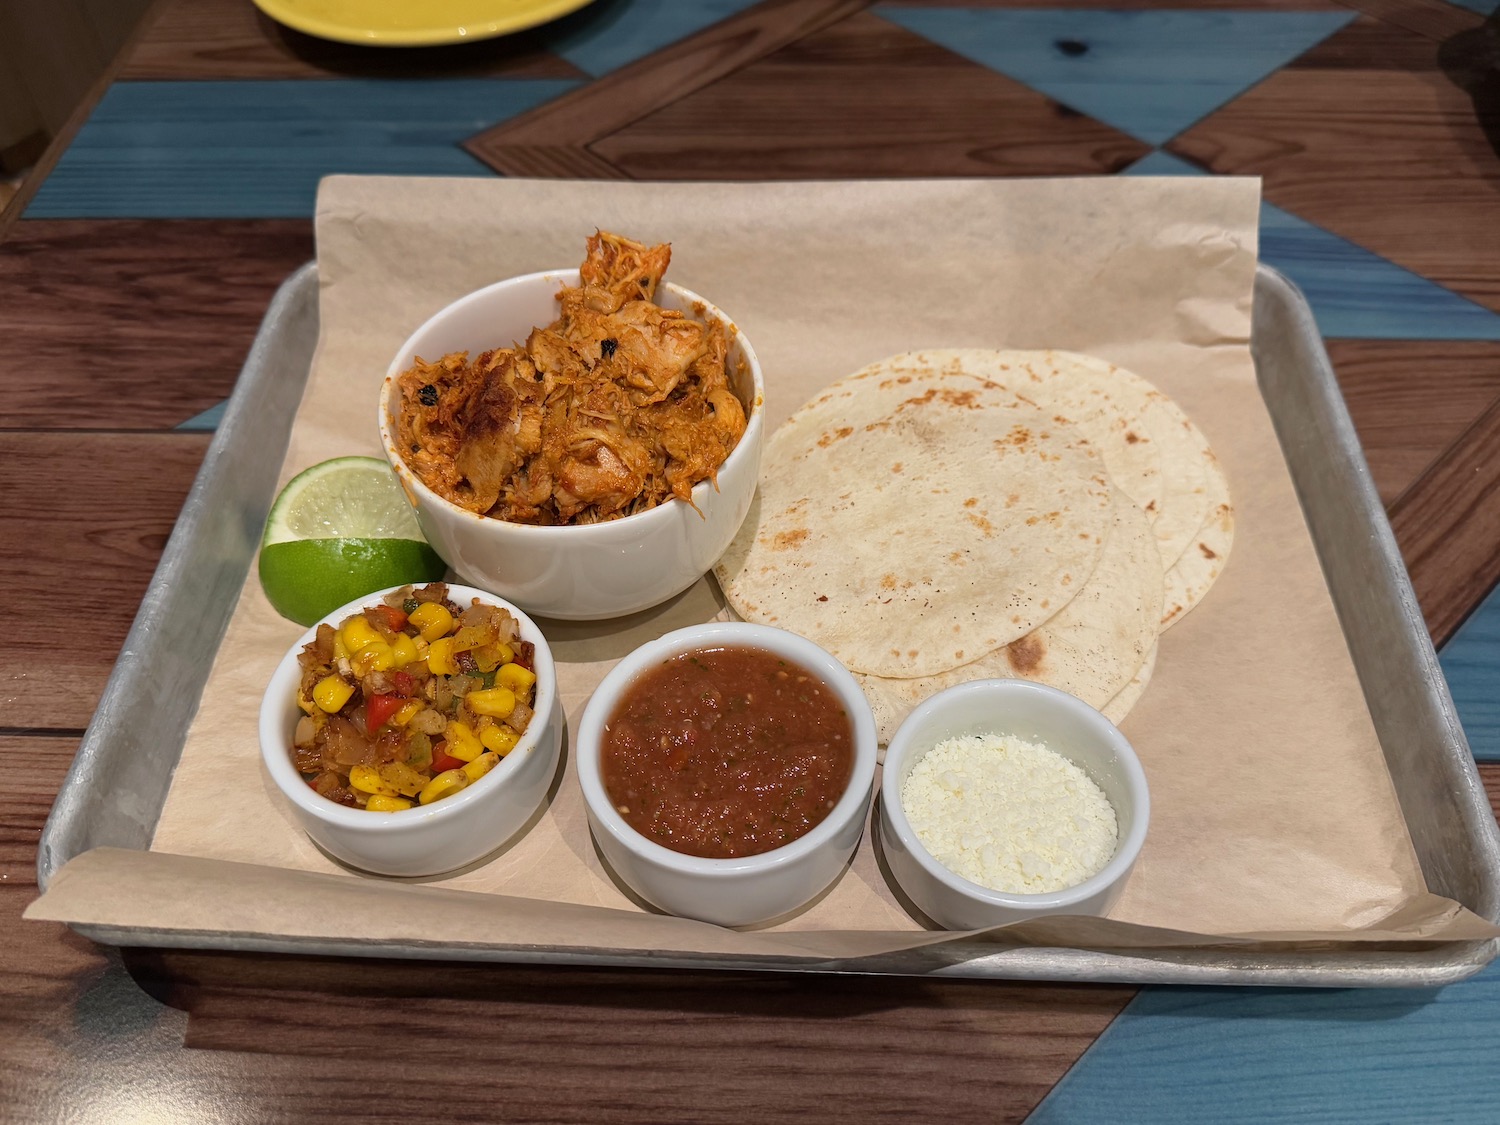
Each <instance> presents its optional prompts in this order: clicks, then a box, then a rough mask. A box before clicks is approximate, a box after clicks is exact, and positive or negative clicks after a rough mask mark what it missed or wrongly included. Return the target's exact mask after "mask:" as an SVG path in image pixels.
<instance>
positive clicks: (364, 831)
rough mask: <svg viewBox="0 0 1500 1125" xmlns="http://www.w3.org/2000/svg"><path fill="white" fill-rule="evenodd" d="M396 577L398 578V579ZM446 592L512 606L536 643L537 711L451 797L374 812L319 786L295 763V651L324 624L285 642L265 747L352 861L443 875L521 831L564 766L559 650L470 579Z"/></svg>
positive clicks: (388, 870) (366, 601)
mask: <svg viewBox="0 0 1500 1125" xmlns="http://www.w3.org/2000/svg"><path fill="white" fill-rule="evenodd" d="M396 588H397V587H393V589H396ZM387 593H390V591H389V590H381V591H377V592H376V593H373V594H369V595H368V596H366V597H363V598H360V599H358V600H357V601H352V602H350V603H349V604H348V605H346V606H343V607H342V608H340V609H337V610H335V611H334V612H333V613H330V614H329V615H328V616H327V617H325V618H323V620H322V621H320V622H319V623H318V624H319V625H322V624H328V625H333V626H335V627H337V626H338V624H339V622H341V621H343V620H344V618H346V617H348V616H350V615H351V614H353V613H356V612H358V611H359V610H360V609H362V608H364V607H365V606H370V605H375V604H376V603H378V602H379V601H380V599H381V597H382V595H384V594H387ZM448 598H449V600H450V601H452V602H454V603H456V604H457V605H459V606H460V607H467V606H468V605H469V604H470V603H471V601H472V599H474V598H478V599H479V600H480V601H482V602H485V603H487V604H489V605H497V606H500V607H502V608H504V609H507V610H509V611H510V613H511V615H512V616H513V617H515V619H516V621H517V622H518V623H519V624H520V627H521V638H522V639H523V640H527V641H530V642H531V643H532V644H533V645H534V646H536V654H535V671H536V698H535V699H534V701H533V703H534V708H535V711H536V714H535V715H534V716H533V717H532V720H531V722H530V723H529V724H528V725H527V728H526V733H525V734H524V735H522V736H521V741H520V742H518V743H517V744H516V746H515V748H514V749H512V750H511V752H510V753H509V754H507V755H506V756H505V757H504V758H502V759H500V762H499V764H498V765H496V766H495V767H494V768H493V769H491V770H490V772H489V773H487V774H485V775H484V776H483V777H481V778H480V779H479V780H478V781H476V782H474V783H473V784H472V785H470V786H468V787H467V788H465V789H462V790H460V791H459V792H457V793H455V794H453V795H452V796H451V797H444V798H443V799H442V800H440V801H434V802H433V803H432V804H430V805H416V806H414V807H412V808H410V809H404V810H402V811H401V812H393V813H380V812H367V811H365V810H364V809H351V808H346V807H345V806H343V805H339V804H336V803H334V802H333V801H330V800H328V799H327V798H325V797H320V796H318V794H317V793H315V792H313V790H312V789H311V787H309V786H308V784H307V782H306V781H304V780H303V779H302V775H301V774H300V773H298V772H297V767H296V766H295V765H294V764H293V763H292V757H291V748H292V733H293V731H294V730H295V728H296V725H297V719H298V717H299V716H300V715H301V711H300V710H298V708H297V685H298V683H299V682H300V681H301V679H302V669H301V667H300V666H299V665H298V663H297V654H298V653H300V652H301V651H302V649H303V646H304V645H306V644H307V643H308V642H310V641H311V640H312V639H313V638H314V637H315V636H316V635H317V631H318V626H317V625H314V626H313V627H312V628H311V629H309V630H308V631H307V632H305V633H303V634H302V636H301V638H299V639H298V641H297V643H296V644H294V645H293V646H292V647H291V648H290V649H288V650H287V654H286V656H284V657H282V660H281V663H280V664H279V665H277V667H276V672H275V674H274V675H273V676H272V677H271V683H270V685H269V686H268V687H267V688H266V694H265V697H264V698H263V699H262V701H261V705H260V753H261V759H262V760H263V761H264V762H265V765H266V769H267V771H268V772H269V773H270V775H271V778H272V780H273V781H275V782H276V787H277V788H278V789H280V790H281V792H282V794H283V795H284V796H285V797H286V799H287V800H288V801H289V802H290V803H291V807H292V813H293V815H294V816H296V818H297V820H298V821H299V822H300V823H301V825H302V827H303V829H305V830H306V832H307V834H308V835H309V836H311V837H312V839H313V842H314V843H316V844H317V845H318V846H319V847H321V848H322V849H323V850H324V851H326V852H328V853H329V854H330V855H332V856H334V857H336V858H338V859H341V860H343V861H344V862H345V863H347V864H349V865H350V866H351V867H358V868H361V869H363V870H365V871H373V872H375V873H377V874H380V875H408V876H412V875H438V874H441V873H442V872H444V871H452V870H454V869H455V868H459V867H462V866H464V865H465V864H467V863H472V862H473V861H474V860H476V859H479V858H480V857H481V856H484V855H488V854H489V853H490V852H492V851H494V850H495V849H496V848H498V847H499V846H500V845H501V844H504V843H505V842H506V841H507V840H509V839H510V838H511V837H512V836H514V835H515V834H516V833H517V832H518V831H520V830H521V828H522V827H523V826H524V825H525V824H526V822H527V821H528V820H530V819H531V816H532V814H533V813H535V812H536V810H537V807H538V806H539V805H540V804H541V803H542V799H543V797H544V796H545V795H546V793H547V788H548V786H550V785H551V783H552V778H553V775H554V774H555V773H556V772H557V761H558V754H559V750H560V748H561V746H562V728H563V719H562V706H561V704H560V703H559V701H558V696H557V671H556V669H555V668H554V667H553V664H552V650H551V649H549V648H548V647H547V640H546V638H545V637H543V636H542V632H541V630H540V629H538V628H537V627H536V624H535V623H534V622H533V621H532V620H531V618H529V617H527V616H526V615H525V614H524V613H522V612H521V611H520V610H518V609H517V608H516V607H515V606H513V605H510V604H508V603H507V602H504V601H502V600H501V599H499V598H496V597H492V596H491V595H489V594H486V593H485V592H484V591H483V590H475V589H472V588H470V587H468V586H457V585H451V584H450V585H449V587H448Z"/></svg>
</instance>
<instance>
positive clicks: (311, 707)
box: [297, 691, 318, 715]
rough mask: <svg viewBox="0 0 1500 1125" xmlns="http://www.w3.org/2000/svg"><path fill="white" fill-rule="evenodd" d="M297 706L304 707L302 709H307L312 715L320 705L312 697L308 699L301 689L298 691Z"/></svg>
mask: <svg viewBox="0 0 1500 1125" xmlns="http://www.w3.org/2000/svg"><path fill="white" fill-rule="evenodd" d="M297 706H298V707H300V708H302V710H304V711H306V712H307V713H308V714H309V715H311V714H312V713H313V712H314V711H316V710H317V709H318V705H317V704H316V703H314V702H313V701H312V700H311V699H308V698H307V696H305V695H303V694H302V693H301V692H300V691H299V692H298V693H297Z"/></svg>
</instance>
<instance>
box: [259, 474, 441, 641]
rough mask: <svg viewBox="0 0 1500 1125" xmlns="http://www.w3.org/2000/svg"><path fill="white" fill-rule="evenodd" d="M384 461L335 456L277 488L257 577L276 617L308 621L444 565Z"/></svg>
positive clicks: (431, 576)
mask: <svg viewBox="0 0 1500 1125" xmlns="http://www.w3.org/2000/svg"><path fill="white" fill-rule="evenodd" d="M446 569H447V568H446V566H445V564H444V563H443V560H442V559H441V558H440V557H439V556H438V554H437V552H436V551H434V550H433V549H432V548H431V547H429V546H428V545H427V543H426V542H425V541H424V540H423V538H422V529H421V528H420V527H418V525H417V519H416V516H414V515H413V514H412V510H411V507H410V505H408V504H407V502H406V497H405V495H404V494H403V493H402V491H401V485H400V484H399V483H398V482H397V480H396V476H395V474H394V473H392V472H391V469H390V466H389V465H387V464H386V463H385V462H384V461H381V460H379V459H378V458H374V457H337V458H334V459H333V460H332V461H324V462H323V463H322V464H320V465H314V466H313V467H312V468H310V469H307V470H306V471H304V472H302V473H299V474H298V475H297V476H295V477H293V478H292V479H291V480H290V481H289V482H287V486H286V487H285V488H283V489H282V490H281V495H280V496H278V497H277V498H276V503H275V504H273V505H272V506H271V515H270V517H269V518H268V519H267V520H266V530H265V534H264V535H262V536H261V546H260V584H261V587H262V589H264V590H265V592H266V597H267V598H268V599H269V600H270V602H271V604H272V605H273V606H274V607H275V608H276V611H277V612H278V613H280V614H281V615H282V616H283V617H289V618H291V619H292V620H293V621H295V622H297V623H298V624H300V625H311V624H312V623H313V622H315V621H317V620H319V619H320V618H323V617H326V616H327V615H328V614H330V613H332V612H333V611H334V610H336V609H338V607H339V606H341V605H343V604H345V603H346V602H351V601H353V600H354V599H355V598H360V597H363V596H364V595H365V594H368V593H370V592H371V591H372V590H383V589H385V588H386V587H388V586H402V585H405V584H406V583H408V582H431V581H434V580H436V579H439V578H441V577H442V576H443V574H444V572H445V571H446Z"/></svg>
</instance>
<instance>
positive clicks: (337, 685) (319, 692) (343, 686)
mask: <svg viewBox="0 0 1500 1125" xmlns="http://www.w3.org/2000/svg"><path fill="white" fill-rule="evenodd" d="M353 694H354V685H353V684H351V683H349V682H348V681H347V680H345V679H343V678H342V677H340V676H324V677H323V678H322V679H321V680H319V681H318V682H317V684H315V685H314V687H313V702H314V703H316V704H317V705H318V706H319V707H321V708H322V709H323V710H325V711H327V712H328V713H329V714H330V715H332V714H334V713H336V712H337V711H338V709H339V708H340V707H342V706H343V705H344V704H346V703H348V702H349V697H350V696H352V695H353Z"/></svg>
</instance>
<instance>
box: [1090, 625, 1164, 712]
mask: <svg viewBox="0 0 1500 1125" xmlns="http://www.w3.org/2000/svg"><path fill="white" fill-rule="evenodd" d="M1159 647H1160V645H1159V644H1154V645H1152V646H1151V651H1150V652H1148V653H1146V662H1145V663H1144V664H1142V665H1141V666H1140V669H1139V670H1138V671H1137V672H1136V674H1135V675H1134V676H1131V677H1130V682H1129V683H1128V684H1126V685H1125V686H1124V687H1122V688H1121V689H1120V690H1119V691H1118V692H1116V693H1115V697H1114V698H1113V699H1111V700H1110V701H1109V702H1108V703H1106V704H1105V705H1104V706H1103V707H1101V708H1099V710H1100V711H1101V712H1103V713H1104V717H1105V718H1106V719H1108V720H1109V721H1110V722H1112V723H1114V724H1115V726H1119V725H1120V724H1121V723H1123V722H1124V721H1125V716H1126V715H1128V714H1130V710H1131V708H1133V707H1134V706H1135V705H1136V704H1137V703H1139V702H1140V698H1141V696H1143V695H1145V694H1146V685H1148V684H1149V683H1150V682H1151V674H1152V673H1153V672H1155V671H1156V653H1157V650H1158V648H1159Z"/></svg>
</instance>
